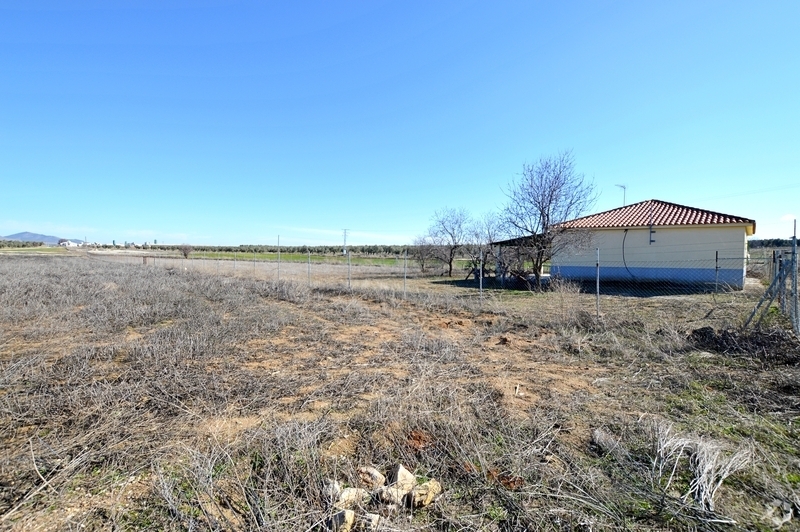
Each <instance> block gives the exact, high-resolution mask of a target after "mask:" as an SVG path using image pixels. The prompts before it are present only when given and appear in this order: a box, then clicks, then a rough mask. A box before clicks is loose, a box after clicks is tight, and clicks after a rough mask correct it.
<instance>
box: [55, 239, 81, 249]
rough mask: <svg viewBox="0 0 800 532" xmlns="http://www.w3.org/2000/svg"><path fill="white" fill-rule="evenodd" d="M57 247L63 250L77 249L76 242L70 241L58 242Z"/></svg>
mask: <svg viewBox="0 0 800 532" xmlns="http://www.w3.org/2000/svg"><path fill="white" fill-rule="evenodd" d="M58 245H59V246H63V247H65V248H73V247H78V245H79V244H78V243H77V242H73V241H72V240H64V241H62V242H59V243H58Z"/></svg>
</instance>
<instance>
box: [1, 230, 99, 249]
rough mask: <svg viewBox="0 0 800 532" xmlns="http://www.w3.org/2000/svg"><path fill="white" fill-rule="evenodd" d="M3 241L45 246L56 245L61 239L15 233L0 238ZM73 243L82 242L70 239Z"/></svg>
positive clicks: (35, 234)
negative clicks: (41, 243)
mask: <svg viewBox="0 0 800 532" xmlns="http://www.w3.org/2000/svg"><path fill="white" fill-rule="evenodd" d="M0 238H3V239H5V240H19V241H20V242H44V243H45V244H51V245H54V246H55V245H56V244H58V241H59V240H61V237H58V236H50V235H40V234H38V233H29V232H27V231H26V232H24V233H16V234H13V235H8V236H4V237H0ZM70 240H72V241H73V242H77V243H79V244H80V243H82V242H83V240H78V239H77V238H70Z"/></svg>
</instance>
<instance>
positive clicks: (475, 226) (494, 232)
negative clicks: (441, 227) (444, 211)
mask: <svg viewBox="0 0 800 532" xmlns="http://www.w3.org/2000/svg"><path fill="white" fill-rule="evenodd" d="M501 222H502V221H501V218H500V217H498V215H497V213H486V214H484V215H483V217H482V218H476V219H473V220H471V221H470V223H469V225H468V227H467V241H466V244H465V245H464V253H465V254H466V255H467V256H468V257H469V260H470V271H469V273H468V274H467V278H469V276H470V275H471V274H474V275H475V276H476V278H477V276H478V275H479V273H478V272H479V269H480V264H481V258H482V259H483V264H484V267H483V274H484V275H487V274H488V273H489V271H488V268H487V267H486V264H487V263H491V262H493V260H494V255H493V251H492V246H491V243H492V242H496V241H497V240H499V239H500V232H501V229H502V223H501Z"/></svg>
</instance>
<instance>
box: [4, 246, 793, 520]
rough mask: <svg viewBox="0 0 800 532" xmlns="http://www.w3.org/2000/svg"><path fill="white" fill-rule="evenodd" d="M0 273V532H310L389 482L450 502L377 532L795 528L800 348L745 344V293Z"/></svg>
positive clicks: (401, 516) (762, 341) (95, 269)
mask: <svg viewBox="0 0 800 532" xmlns="http://www.w3.org/2000/svg"><path fill="white" fill-rule="evenodd" d="M0 259H2V260H0V440H1V441H2V446H1V447H0V527H1V528H6V529H10V530H77V529H82V530H108V529H115V530H141V529H150V530H231V529H233V530H293V531H296V530H301V531H302V530H311V529H314V528H315V527H319V526H320V524H321V523H322V522H324V520H325V519H326V518H327V517H328V516H329V515H330V508H329V505H328V504H327V503H326V497H325V491H324V487H325V485H326V483H327V482H329V481H331V480H336V481H338V482H340V483H341V484H342V485H356V484H357V483H358V474H357V469H358V467H360V466H363V465H374V466H375V467H378V468H379V469H383V470H385V469H388V468H389V467H391V466H392V465H393V464H395V463H398V462H400V463H403V464H405V465H406V466H407V467H409V469H411V470H413V471H414V473H415V474H416V475H417V476H418V477H420V478H421V479H424V478H436V479H437V480H439V481H440V482H441V483H442V485H443V486H444V489H445V491H444V493H443V495H442V496H441V497H440V498H439V499H438V500H437V501H436V502H435V503H434V504H433V505H432V506H430V507H429V508H426V509H423V510H413V511H412V510H411V509H406V508H398V509H396V510H394V511H392V512H389V513H386V515H384V519H383V524H382V525H381V526H382V530H448V531H454V530H498V531H501V530H502V531H512V530H520V531H521V530H653V529H676V530H736V529H770V528H772V527H775V526H776V521H774V519H775V518H774V517H772V516H773V514H774V509H775V508H776V506H775V505H774V504H773V503H774V501H776V500H778V501H780V508H782V509H783V510H782V511H783V514H782V516H781V519H782V521H783V522H782V524H781V525H780V526H782V530H797V529H798V528H800V527H798V519H797V518H796V517H797V512H798V495H797V490H798V489H799V488H800V471H798V467H799V466H800V451H798V433H797V428H796V419H797V414H798V412H800V401H799V400H798V390H800V371H798V368H797V357H796V355H795V354H796V353H797V352H798V351H797V349H798V343H797V340H796V338H794V337H793V336H791V335H787V334H786V333H785V332H783V331H782V330H781V329H768V330H764V331H759V332H741V331H739V330H738V329H737V326H738V325H739V324H740V323H741V319H742V316H743V315H746V313H747V311H748V310H749V309H750V307H749V305H750V304H751V303H752V298H753V297H756V295H754V294H752V293H747V292H745V293H738V294H730V295H725V296H719V295H718V296H712V295H686V296H681V297H671V296H667V297H653V298H630V297H622V296H604V299H603V301H602V303H603V306H602V308H603V314H602V316H601V318H600V319H596V318H595V317H594V299H593V298H592V297H591V296H588V295H587V294H582V293H580V292H579V291H577V290H575V289H574V287H571V286H569V285H564V286H562V287H559V288H558V290H555V291H552V292H549V293H539V294H526V293H504V292H497V291H488V292H485V293H484V296H483V297H482V298H481V297H478V295H477V293H476V292H475V291H473V290H471V289H469V288H460V287H457V286H453V285H450V284H443V283H438V282H436V280H431V279H411V280H409V288H410V289H409V290H408V291H407V293H406V296H405V297H403V292H402V291H401V290H399V289H398V287H397V286H396V285H391V284H390V283H389V281H387V280H381V281H380V283H377V284H376V283H372V282H370V281H369V279H367V278H368V277H369V276H368V275H366V274H365V272H364V271H363V270H358V271H357V275H355V276H354V277H358V278H359V279H361V280H363V283H361V284H355V285H354V286H352V287H351V288H349V289H348V287H347V286H346V285H345V284H342V283H333V284H330V285H325V286H318V285H315V284H313V283H312V285H311V286H309V285H308V283H307V282H302V279H292V278H290V277H288V276H287V278H282V279H281V280H280V281H278V280H277V278H265V277H262V278H259V277H258V275H245V274H244V272H242V271H240V272H239V274H238V275H237V276H236V277H233V276H230V275H217V274H216V272H214V271H213V269H212V270H208V271H199V269H195V270H192V269H188V268H187V269H186V270H183V269H178V268H172V269H167V268H160V267H152V265H148V266H144V265H142V264H141V262H139V263H138V264H125V263H107V262H101V261H97V260H91V259H87V258H85V257H81V258H74V257H2V258H0ZM355 269H356V268H354V270H355ZM240 270H242V268H240ZM228 273H232V272H228ZM337 275H338V274H337ZM786 505H788V507H789V510H788V512H789V518H788V519H785V516H786V511H787V510H786V509H785V508H786ZM771 509H772V510H771Z"/></svg>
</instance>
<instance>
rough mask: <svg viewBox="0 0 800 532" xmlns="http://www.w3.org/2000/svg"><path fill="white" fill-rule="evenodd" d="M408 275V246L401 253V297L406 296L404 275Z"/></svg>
mask: <svg viewBox="0 0 800 532" xmlns="http://www.w3.org/2000/svg"><path fill="white" fill-rule="evenodd" d="M407 276H408V248H406V251H405V253H404V254H403V299H405V298H406V277H407Z"/></svg>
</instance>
